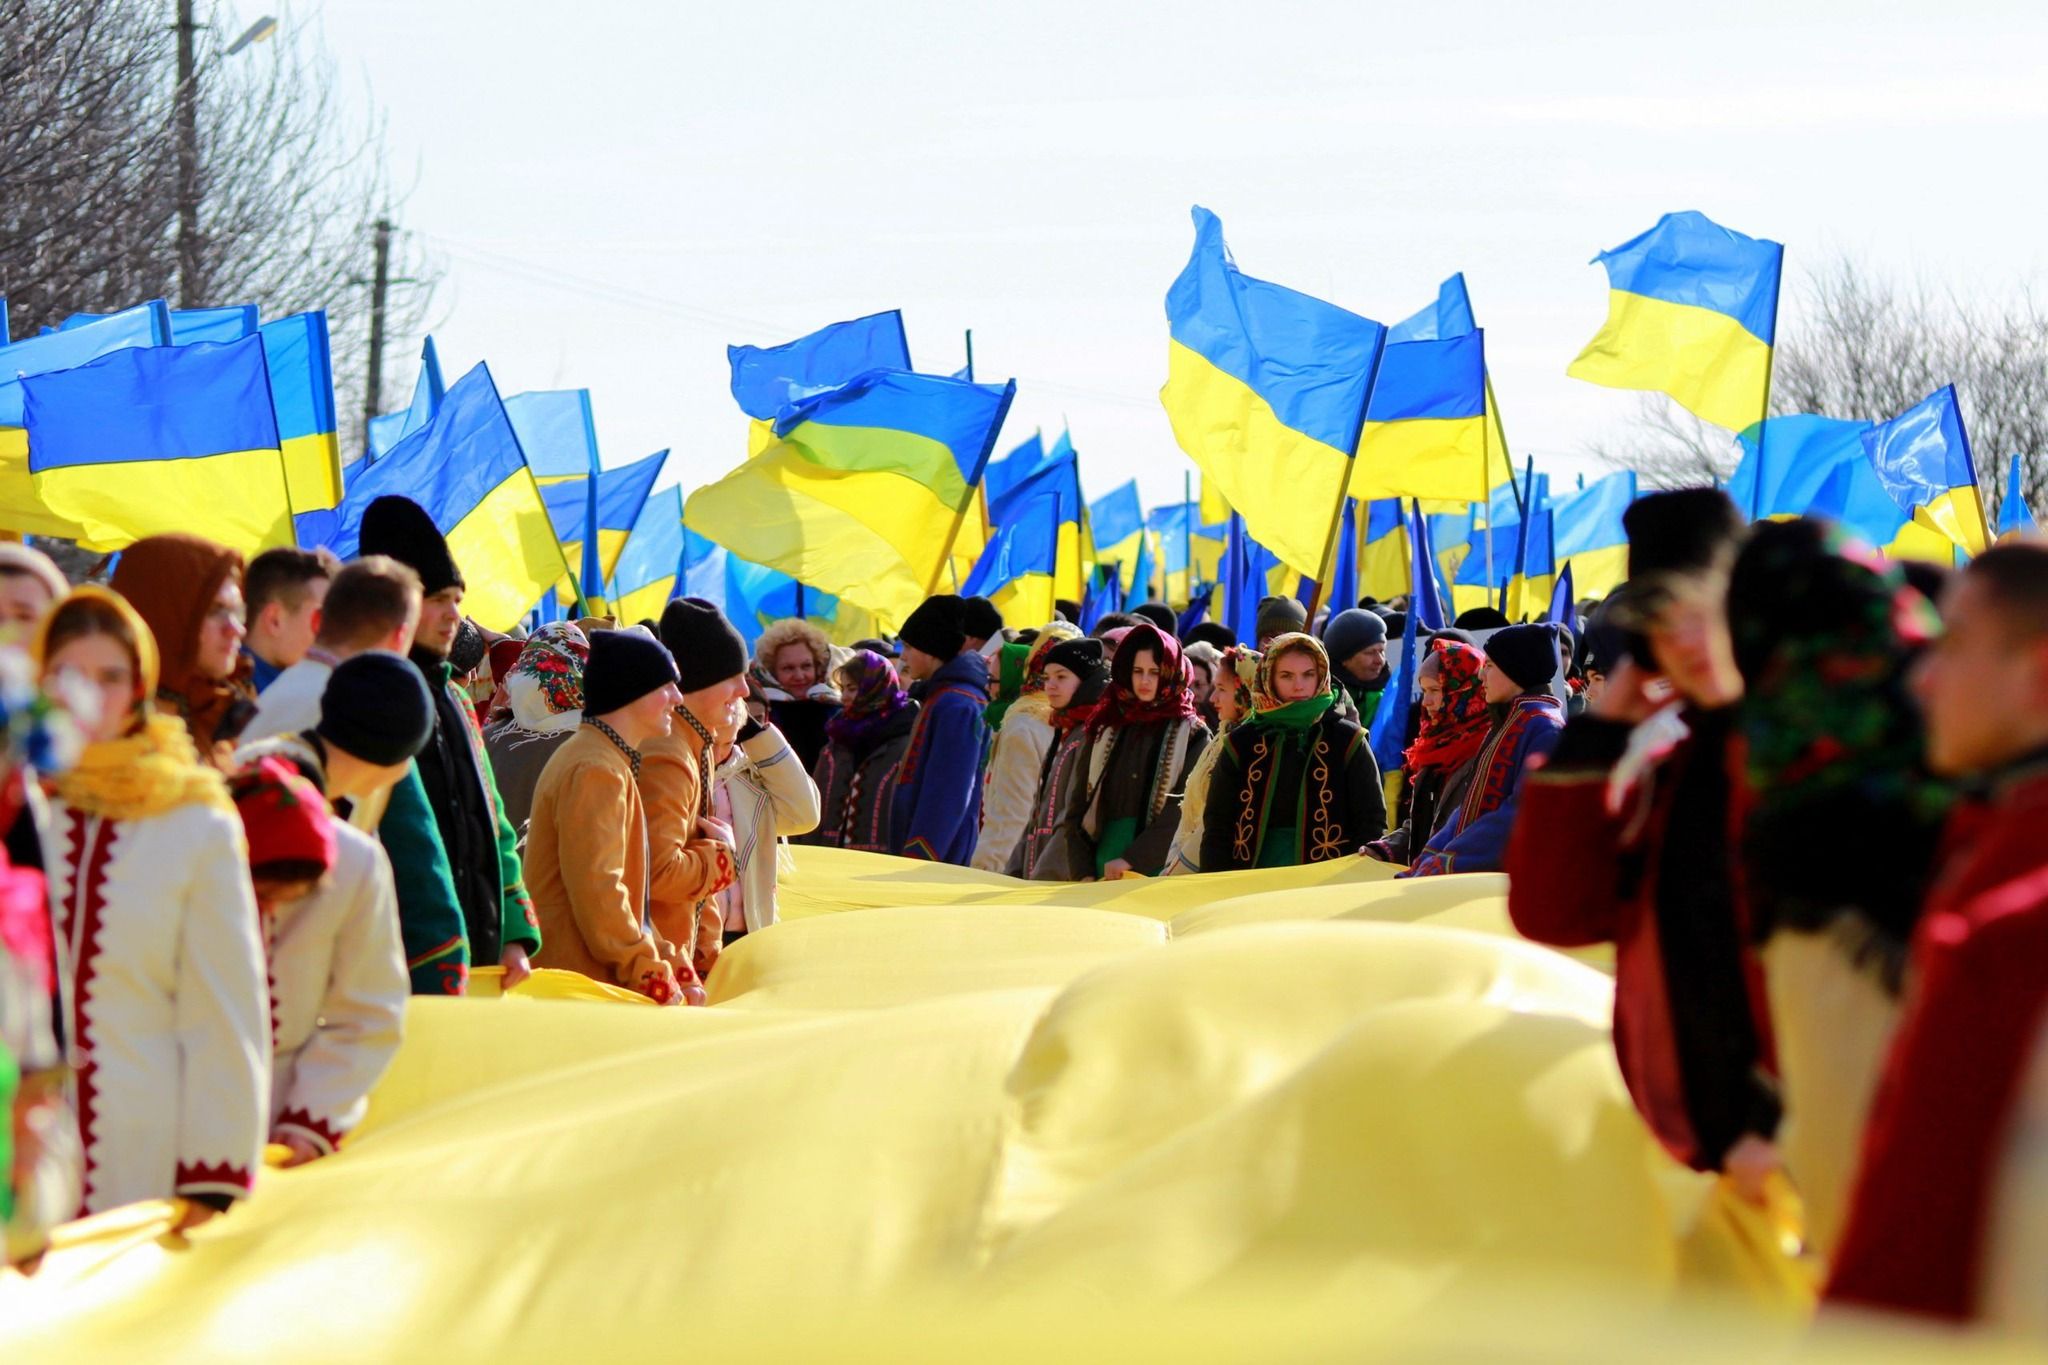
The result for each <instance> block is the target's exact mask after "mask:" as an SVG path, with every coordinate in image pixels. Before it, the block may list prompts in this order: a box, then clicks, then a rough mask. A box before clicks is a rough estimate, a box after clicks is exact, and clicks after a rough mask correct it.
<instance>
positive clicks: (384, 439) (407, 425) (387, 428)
mask: <svg viewBox="0 0 2048 1365" xmlns="http://www.w3.org/2000/svg"><path fill="white" fill-rule="evenodd" d="M447 392H448V386H447V385H446V384H444V383H442V382H441V355H440V352H438V351H436V350H435V349H434V339H433V338H432V337H428V338H427V339H426V341H425V343H424V344H423V345H421V347H420V373H419V378H418V379H416V380H414V381H413V386H412V404H411V406H409V407H407V408H406V409H405V411H403V412H387V413H385V414H383V415H382V416H379V417H372V418H371V419H370V422H369V429H368V431H367V433H366V435H365V446H366V450H365V458H367V459H371V460H376V459H381V458H382V457H383V455H384V452H385V451H387V450H389V449H391V447H393V446H395V445H397V444H398V443H399V442H400V441H402V440H404V439H405V438H406V437H408V436H410V435H412V434H413V433H414V432H415V431H418V430H419V429H420V428H421V427H423V426H425V425H426V424H427V423H429V422H431V421H433V420H434V413H435V411H436V410H437V409H438V408H439V407H440V406H441V399H442V397H443V396H444V395H445V394H446V393H447Z"/></svg>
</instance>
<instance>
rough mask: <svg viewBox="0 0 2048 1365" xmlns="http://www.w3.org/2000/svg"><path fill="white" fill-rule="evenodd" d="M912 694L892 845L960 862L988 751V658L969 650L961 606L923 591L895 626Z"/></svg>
mask: <svg viewBox="0 0 2048 1365" xmlns="http://www.w3.org/2000/svg"><path fill="white" fill-rule="evenodd" d="M898 634H899V636H900V637H901V638H902V640H903V665H904V669H905V671H906V672H908V673H909V675H910V677H911V680H912V682H913V684H914V686H913V687H912V688H911V695H912V696H914V697H916V698H917V701H918V712H917V724H916V725H915V726H914V727H912V729H911V732H910V745H909V747H908V748H906V749H905V750H904V752H903V762H902V763H901V764H900V765H898V767H897V770H896V793H895V798H894V799H895V807H894V809H893V810H892V811H891V812H890V816H889V842H890V851H891V852H892V853H896V854H899V855H900V856H902V857H905V858H921V859H923V860H925V861H927V862H934V863H952V864H954V865H955V866H958V867H965V866H967V864H968V863H969V862H970V861H971V860H972V859H973V857H974V840H975V836H976V834H977V833H978V832H979V831H980V828H981V770H982V761H983V759H984V758H985V757H986V755H987V753H988V722H987V721H986V720H985V719H983V716H982V713H983V712H984V711H985V710H986V709H987V707H988V695H989V689H988V663H987V661H986V660H984V659H983V658H982V657H981V656H980V655H979V654H976V653H975V652H974V651H973V650H971V649H968V648H967V628H966V625H965V624H964V604H963V603H962V601H961V599H960V598H958V597H954V596H950V595H941V596H937V597H928V598H926V599H925V600H924V601H923V602H921V603H919V604H918V606H917V610H915V611H913V612H911V613H910V616H909V618H908V619H906V620H905V621H904V623H903V629H902V630H901V631H899V632H898Z"/></svg>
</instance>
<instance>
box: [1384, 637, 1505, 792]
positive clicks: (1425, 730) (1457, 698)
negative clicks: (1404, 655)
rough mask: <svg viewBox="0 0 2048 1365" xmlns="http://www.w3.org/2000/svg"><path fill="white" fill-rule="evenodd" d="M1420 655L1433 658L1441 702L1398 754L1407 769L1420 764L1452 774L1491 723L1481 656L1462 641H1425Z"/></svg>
mask: <svg viewBox="0 0 2048 1365" xmlns="http://www.w3.org/2000/svg"><path fill="white" fill-rule="evenodd" d="M1425 657H1427V658H1431V659H1435V660H1436V666H1437V676H1438V677H1439V678H1440V679H1442V681H1443V687H1444V704H1443V707H1442V708H1441V709H1440V710H1439V711H1438V712H1437V713H1436V714H1435V715H1433V716H1432V715H1429V714H1427V713H1426V712H1425V713H1424V715H1423V718H1422V728H1421V729H1420V730H1418V731H1417V732H1416V735H1415V742H1414V743H1413V744H1411V745H1409V746H1408V751H1407V753H1406V754H1405V755H1403V758H1404V759H1405V761H1406V762H1407V765H1408V771H1409V772H1410V773H1420V772H1422V771H1423V770H1424V769H1426V768H1436V769H1440V770H1442V771H1443V772H1447V773H1448V772H1455V771H1456V770H1457V768H1458V766H1459V765H1460V764H1462V763H1464V762H1465V760H1467V759H1469V758H1471V757H1472V756H1473V755H1475V754H1477V753H1478V752H1479V749H1480V746H1481V745H1483V744H1485V743H1486V732H1487V729H1488V728H1489V727H1490V726H1491V724H1492V719H1491V717H1489V716H1488V714H1487V710H1486V678H1485V668H1486V656H1485V655H1484V654H1482V653H1480V652H1479V651H1478V650H1476V649H1474V648H1473V647H1472V646H1471V645H1468V644H1466V643H1465V642H1464V641H1462V640H1431V641H1430V642H1429V653H1428V655H1427V656H1425Z"/></svg>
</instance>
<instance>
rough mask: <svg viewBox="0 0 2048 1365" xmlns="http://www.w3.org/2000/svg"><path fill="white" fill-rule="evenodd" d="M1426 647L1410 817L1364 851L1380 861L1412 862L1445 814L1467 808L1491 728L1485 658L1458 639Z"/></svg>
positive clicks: (1419, 670) (1412, 750) (1408, 756)
mask: <svg viewBox="0 0 2048 1365" xmlns="http://www.w3.org/2000/svg"><path fill="white" fill-rule="evenodd" d="M1428 646H1429V648H1428V652H1427V653H1425V654H1424V655H1423V656H1422V660H1421V662H1420V663H1418V664H1416V666H1415V681H1416V685H1417V687H1419V688H1420V689H1421V692H1422V726H1421V729H1420V730H1419V731H1418V732H1417V733H1416V736H1415V742H1414V743H1413V744H1410V745H1409V746H1408V749H1407V751H1406V753H1405V754H1404V755H1403V756H1402V757H1403V763H1404V766H1405V770H1406V772H1407V774H1408V813H1407V815H1406V817H1405V818H1404V819H1403V820H1402V821H1401V823H1400V824H1399V825H1398V826H1396V827H1395V828H1394V829H1393V830H1391V831H1389V832H1388V834H1387V837H1386V838H1384V839H1375V840H1373V841H1372V842H1371V843H1368V844H1367V845H1366V846H1365V848H1364V849H1362V850H1361V851H1362V852H1363V853H1365V854H1366V855H1367V856H1368V857H1372V858H1378V859H1379V860H1380V861H1382V862H1388V863H1407V862H1411V861H1412V860H1413V859H1414V858H1415V856H1416V855H1417V854H1419V853H1420V852H1421V851H1422V849H1423V846H1424V845H1425V844H1427V843H1428V842H1429V836H1430V834H1431V833H1432V832H1433V831H1434V830H1435V829H1436V826H1437V823H1438V822H1439V821H1440V820H1441V819H1442V818H1443V816H1444V814H1445V813H1446V812H1448V811H1451V810H1455V809H1457V808H1458V807H1459V806H1460V805H1461V804H1463V802H1464V799H1465V793H1466V791H1467V790H1468V789H1469V788H1470V786H1471V784H1472V771H1473V768H1474V766H1475V765H1476V764H1477V762H1478V759H1479V751H1480V749H1481V748H1482V747H1483V746H1484V745H1485V743H1486V737H1487V734H1488V732H1489V731H1490V730H1491V729H1492V728H1493V718H1492V716H1491V715H1490V714H1489V713H1488V711H1487V709H1486V708H1487V701H1486V681H1485V677H1484V674H1485V669H1486V656H1485V655H1483V654H1481V653H1480V652H1479V651H1478V650H1477V649H1474V648H1473V647H1472V646H1471V645H1468V644H1464V643H1461V642H1460V641H1457V640H1445V639H1433V640H1430V641H1429V642H1428Z"/></svg>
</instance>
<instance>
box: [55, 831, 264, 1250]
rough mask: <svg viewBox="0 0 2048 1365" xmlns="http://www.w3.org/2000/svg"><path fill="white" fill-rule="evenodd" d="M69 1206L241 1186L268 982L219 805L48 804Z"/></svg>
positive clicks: (253, 1142)
mask: <svg viewBox="0 0 2048 1365" xmlns="http://www.w3.org/2000/svg"><path fill="white" fill-rule="evenodd" d="M50 827H51V832H52V836H53V837H52V838H51V839H49V840H48V841H47V842H46V844H45V846H44V855H45V860H46V862H47V864H48V869H47V870H48V873H49V882H50V904H51V908H52V915H53V921H54V924H55V927H56V930H57V934H58V936H59V938H60V939H61V941H62V943H63V945H64V948H63V956H64V958H65V968H66V972H65V975H66V978H67V979H66V980H65V981H64V982H63V983H62V984H63V986H64V1025H65V1028H64V1036H65V1040H66V1047H67V1050H68V1054H69V1060H70V1063H71V1066H72V1078H71V1082H70V1091H71V1096H70V1098H71V1102H72V1105H73V1109H74V1112H76V1114H77V1115H78V1127H79V1135H80V1138H81V1139H82V1141H83V1143H84V1147H85V1199H84V1211H85V1212H87V1213H97V1212H99V1211H101V1210H103V1209H110V1208H114V1207H116V1206H117V1205H120V1204H127V1203H132V1202H134V1201H136V1200H139V1199H160V1198H164V1197H167V1196H169V1195H173V1194H178V1195H218V1196H225V1197H227V1198H231V1199H232V1198H239V1197H241V1196H242V1195H245V1194H247V1193H248V1192H249V1187H250V1185H251V1183H252V1182H253V1180H254V1178H255V1172H256V1167H257V1164H258V1163H259V1161H260V1160H261V1157H262V1152H263V1139H264V1133H265V1129H266V1127H267V1120H268V1119H269V1117H270V1018H269V1006H270V992H269V984H268V982H267V981H266V980H265V974H264V961H263V938H262V930H261V928H260V926H259V925H258V923H257V918H256V897H255V894H254V893H253V892H252V891H251V890H250V887H249V870H248V855H247V853H246V851H245V848H244V844H243V839H242V824H241V821H240V820H239V819H237V818H236V816H235V813H234V812H233V811H232V810H221V809H217V808H214V807H210V806H199V805H192V806H180V807H178V808H177V809H175V810H170V811H166V812H165V813H164V814H162V815H155V816H150V817H148V818H145V819H140V820H122V821H116V820H106V819H102V818H100V817H98V816H91V815H86V814H84V813H83V812H81V811H78V810H75V809H73V808H71V807H69V806H67V805H66V804H65V803H64V802H63V801H61V800H58V801H53V802H52V803H51V820H50Z"/></svg>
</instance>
